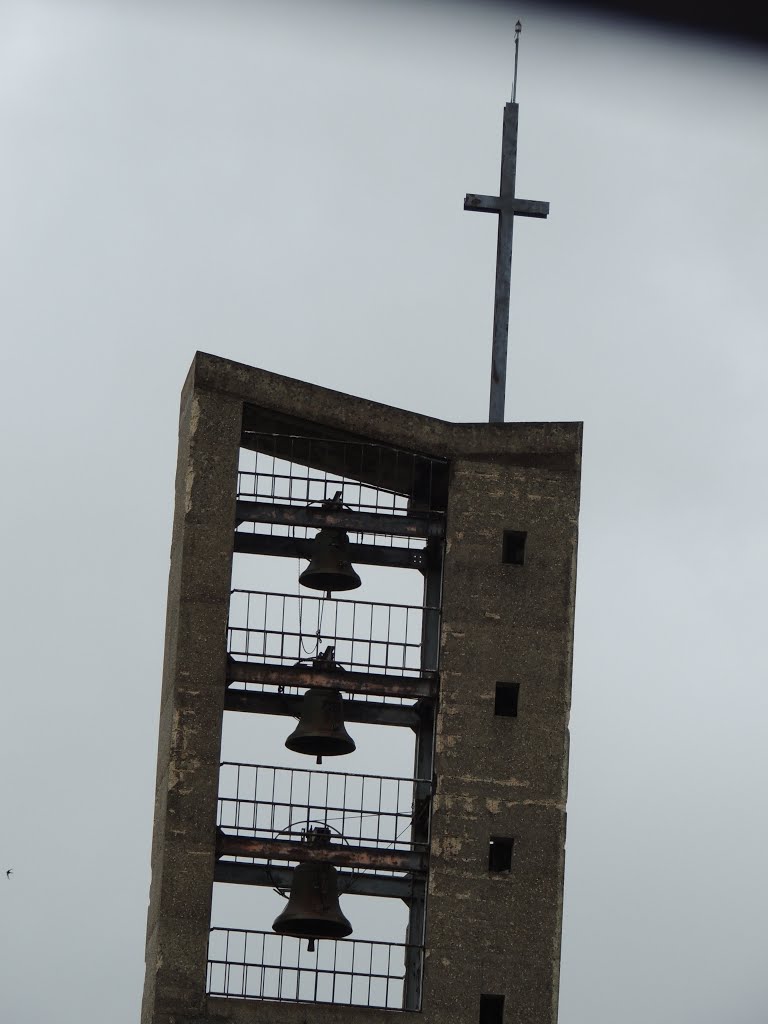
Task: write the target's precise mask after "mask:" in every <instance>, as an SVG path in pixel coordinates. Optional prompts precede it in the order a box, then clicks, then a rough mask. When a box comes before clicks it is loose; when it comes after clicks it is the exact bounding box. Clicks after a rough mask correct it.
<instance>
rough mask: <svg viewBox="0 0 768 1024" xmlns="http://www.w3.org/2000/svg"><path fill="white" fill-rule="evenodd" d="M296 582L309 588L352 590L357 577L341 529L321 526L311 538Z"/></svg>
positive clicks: (356, 584) (347, 539)
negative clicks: (306, 560) (307, 557)
mask: <svg viewBox="0 0 768 1024" xmlns="http://www.w3.org/2000/svg"><path fill="white" fill-rule="evenodd" d="M299 583H301V585H302V586H304V587H310V588H311V589H312V590H324V591H325V592H326V593H327V594H330V593H331V591H333V590H356V589H357V588H358V587H359V586H360V577H359V576H358V575H357V573H356V572H355V570H354V568H353V567H352V563H351V562H350V560H349V538H348V537H347V534H346V532H345V531H344V530H341V529H337V528H336V527H325V528H324V529H322V530H321V531H320V532H319V533H318V535H317V536H316V537H315V539H314V541H313V547H312V559H311V561H310V563H309V565H308V566H307V568H306V569H305V570H304V572H303V573H302V574H301V576H299Z"/></svg>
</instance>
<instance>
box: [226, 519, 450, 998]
mask: <svg viewBox="0 0 768 1024" xmlns="http://www.w3.org/2000/svg"><path fill="white" fill-rule="evenodd" d="M246 522H252V523H260V524H268V525H271V526H288V527H307V528H310V529H318V530H319V529H323V528H328V527H335V528H339V529H343V530H346V531H348V532H357V533H367V534H379V535H388V536H392V537H398V538H414V539H424V540H425V541H426V544H425V546H424V547H423V548H411V547H395V546H393V547H387V546H383V545H376V544H365V543H352V542H350V543H349V556H350V560H351V561H352V562H353V563H357V564H361V565H382V566H389V567H392V568H407V569H416V570H418V571H420V572H421V573H422V575H423V577H424V591H423V594H424V596H423V604H422V607H423V610H424V615H423V620H422V634H421V673H420V676H419V677H402V676H386V675H383V674H378V673H375V674H370V673H365V672H349V671H345V672H343V673H327V672H318V671H316V670H314V669H313V668H309V667H302V666H300V665H296V666H290V667H289V666H279V665H267V664H260V663H257V662H241V661H237V660H236V659H234V658H232V657H230V658H229V659H228V671H227V683H228V689H227V693H226V700H225V708H226V709H227V710H232V711H245V712H250V713H255V714H268V715H284V716H295V715H296V714H297V713H298V709H299V708H300V707H301V704H302V702H303V695H293V694H285V693H283V692H277V693H275V692H264V691H255V690H243V689H236V688H233V687H232V684H233V683H238V682H240V683H246V684H248V683H251V684H257V685H258V684H263V685H267V686H276V687H281V688H282V687H283V686H297V687H308V688H309V687H312V686H318V685H319V686H324V687H332V688H335V689H340V690H342V691H346V692H353V693H355V692H357V693H366V692H367V693H369V694H372V695H378V696H384V697H391V698H394V699H403V698H405V699H415V701H416V703H415V704H413V705H410V706H407V705H397V704H387V703H380V702H368V701H348V702H345V721H347V722H360V723H366V724H375V725H388V726H397V727H400V728H410V729H412V730H413V732H414V734H415V743H414V795H413V800H414V805H413V806H414V812H413V824H412V839H413V841H414V843H416V844H417V845H419V846H422V847H423V849H424V850H425V851H426V850H428V844H429V833H430V816H431V803H432V789H433V771H434V741H435V736H434V734H435V721H436V712H437V695H438V687H439V678H438V672H437V667H438V654H439V647H440V608H441V598H442V574H443V548H444V537H445V516H444V513H442V512H440V513H435V512H433V511H432V510H430V509H425V510H422V509H421V508H416V509H414V510H412V511H409V514H408V515H387V514H384V513H379V512H363V511H356V510H354V509H349V508H342V509H338V510H337V509H329V508H324V507H322V506H321V507H317V506H308V505H304V506H301V505H287V504H280V503H276V502H274V503H273V502H260V501H248V500H243V499H238V501H237V504H236V517H235V534H234V550H235V551H236V552H239V553H243V554H256V555H266V556H271V557H287V558H297V559H298V558H311V551H312V545H313V543H314V538H297V537H290V536H287V537H286V536H275V535H272V534H260V533H245V532H242V531H239V530H238V529H237V527H238V526H239V525H240V524H242V523H246ZM278 847H279V848H278ZM283 847H285V849H283ZM326 854H327V855H328V857H329V858H333V863H335V865H336V867H337V872H338V882H339V891H340V893H341V894H342V895H343V894H355V895H365V896H376V897H383V898H390V899H391V898H396V899H402V900H403V901H404V902H405V903H406V904H407V905H408V927H407V933H406V950H407V952H406V973H405V981H404V991H403V1009H404V1010H418V1009H419V1008H420V1006H421V994H422V992H421V990H422V963H423V947H424V940H425V926H426V869H427V856H426V853H416V852H414V853H411V854H402V853H397V852H396V851H386V850H385V849H376V848H370V849H360V850H357V851H352V850H336V851H330V852H328V851H326V852H324V853H323V859H325V856H326ZM297 855H298V856H301V855H302V851H300V850H299V849H298V848H297V844H292V843H290V842H288V843H280V842H279V841H276V840H268V839H248V838H245V837H241V836H231V835H225V834H224V833H222V832H219V836H218V841H217V863H216V868H215V876H214V877H215V880H216V881H218V882H230V883H236V884H247V885H260V886H274V884H275V881H276V880H279V884H280V885H281V886H285V887H290V883H291V878H292V875H293V868H289V867H287V866H286V867H278V866H277V865H275V864H274V863H270V864H269V865H266V864H254V863H250V864H248V863H243V862H242V861H225V860H222V859H221V858H222V857H223V856H235V857H249V856H250V857H271V858H273V859H277V860H280V859H294V860H295V859H297ZM345 865H346V866H347V867H348V868H349V867H353V868H354V867H371V866H377V867H379V868H380V869H382V870H397V871H400V872H404V874H402V875H400V876H399V877H397V876H396V877H393V876H387V875H375V874H370V873H368V872H366V871H363V872H356V871H354V870H352V871H350V870H344V867H345Z"/></svg>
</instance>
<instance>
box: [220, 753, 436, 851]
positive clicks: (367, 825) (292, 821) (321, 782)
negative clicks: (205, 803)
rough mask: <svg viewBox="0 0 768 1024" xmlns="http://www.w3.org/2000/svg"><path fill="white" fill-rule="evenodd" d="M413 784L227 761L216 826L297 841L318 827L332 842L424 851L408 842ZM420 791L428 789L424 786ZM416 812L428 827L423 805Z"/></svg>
mask: <svg viewBox="0 0 768 1024" xmlns="http://www.w3.org/2000/svg"><path fill="white" fill-rule="evenodd" d="M414 785H415V780H414V779H404V778H396V777H392V776H379V775H360V774H353V773H349V772H324V771H312V770H311V769H306V768H275V767H272V766H270V765H258V764H237V763H235V762H231V761H225V762H223V763H222V765H221V770H220V774H219V811H218V824H219V827H220V828H221V829H223V830H224V831H225V832H228V833H232V834H235V835H241V836H242V835H246V836H259V837H270V838H276V837H278V836H280V837H282V838H286V839H288V838H290V839H300V837H301V835H302V833H303V832H304V831H305V830H306V829H307V828H308V827H311V826H313V825H320V824H322V825H328V826H329V827H330V829H331V832H332V834H333V842H338V843H344V844H347V845H358V846H376V847H384V848H387V849H393V850H409V849H413V848H414V847H415V846H419V848H423V847H425V846H426V840H425V841H424V842H423V843H420V844H412V842H411V831H412V827H413V824H414ZM424 786H426V787H427V792H428V791H429V790H430V789H431V785H430V783H428V782H426V783H425V784H424ZM420 788H422V789H423V788H424V787H420ZM418 813H419V814H420V815H422V816H423V817H424V822H423V824H424V826H426V827H428V824H429V813H428V806H427V804H424V803H422V804H421V805H420V809H419V812H418ZM422 834H423V833H422Z"/></svg>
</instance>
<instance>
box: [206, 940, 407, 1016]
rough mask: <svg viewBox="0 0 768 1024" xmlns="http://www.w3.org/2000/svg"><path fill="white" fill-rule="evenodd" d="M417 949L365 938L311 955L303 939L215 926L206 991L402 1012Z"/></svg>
mask: <svg viewBox="0 0 768 1024" xmlns="http://www.w3.org/2000/svg"><path fill="white" fill-rule="evenodd" d="M422 956H423V954H422V951H421V949H420V948H419V947H417V946H407V945H405V944H401V943H395V942H369V941H365V940H362V939H335V940H330V939H329V940H326V939H323V940H322V941H318V942H316V943H315V949H314V950H313V951H312V952H310V951H309V950H308V949H307V943H306V942H303V941H302V940H301V939H297V938H292V937H290V936H285V935H275V934H274V932H255V931H245V930H243V929H237V928H212V929H211V933H210V939H209V946H208V972H207V983H206V984H207V991H208V994H209V995H212V996H226V997H229V998H236V999H280V1000H284V1001H294V1002H311V1003H336V1004H343V1005H347V1006H375V1007H382V1008H386V1009H390V1010H400V1009H402V1008H403V994H404V983H405V976H406V960H408V961H409V963H411V964H412V963H414V962H415V963H416V964H417V968H418V973H419V975H420V974H421V966H422Z"/></svg>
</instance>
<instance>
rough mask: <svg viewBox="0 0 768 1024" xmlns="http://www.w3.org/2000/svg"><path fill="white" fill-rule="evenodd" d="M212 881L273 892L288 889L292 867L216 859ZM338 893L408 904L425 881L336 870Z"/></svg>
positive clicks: (422, 894) (420, 891)
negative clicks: (272, 890) (381, 898)
mask: <svg viewBox="0 0 768 1024" xmlns="http://www.w3.org/2000/svg"><path fill="white" fill-rule="evenodd" d="M213 880H214V882H229V883H232V884H235V885H263V886H268V887H269V888H272V889H290V887H291V883H292V881H293V868H286V867H278V866H277V864H243V863H241V862H240V861H232V860H219V861H217V862H216V867H215V868H214V874H213ZM336 881H337V882H338V886H339V894H340V895H342V896H344V895H349V896H384V897H388V898H390V899H401V900H405V901H406V902H408V901H409V900H412V899H414V898H416V899H419V898H422V899H423V897H424V888H425V885H424V879H423V878H413V877H410V876H408V877H402V876H400V877H397V876H391V875H389V876H387V875H370V874H367V873H365V872H363V873H360V874H358V873H357V872H354V871H339V872H337V875H336Z"/></svg>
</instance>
